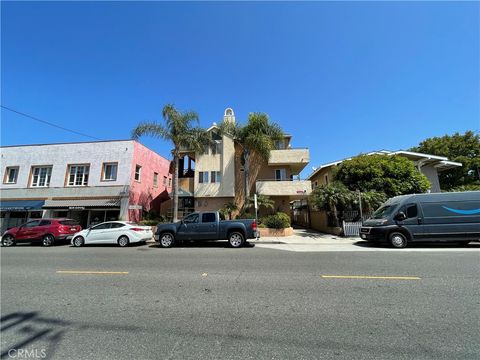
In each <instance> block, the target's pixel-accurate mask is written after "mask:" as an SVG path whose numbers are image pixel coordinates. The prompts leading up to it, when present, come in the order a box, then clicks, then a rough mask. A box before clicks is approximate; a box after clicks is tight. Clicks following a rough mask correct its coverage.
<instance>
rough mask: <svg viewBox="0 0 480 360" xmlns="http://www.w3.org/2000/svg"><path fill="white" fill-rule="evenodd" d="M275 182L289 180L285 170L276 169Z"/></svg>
mask: <svg viewBox="0 0 480 360" xmlns="http://www.w3.org/2000/svg"><path fill="white" fill-rule="evenodd" d="M275 180H277V181H282V180H287V172H286V170H285V169H276V170H275Z"/></svg>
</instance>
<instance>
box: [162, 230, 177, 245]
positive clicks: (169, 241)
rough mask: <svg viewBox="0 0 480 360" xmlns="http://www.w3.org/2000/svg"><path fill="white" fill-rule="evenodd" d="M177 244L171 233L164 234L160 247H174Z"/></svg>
mask: <svg viewBox="0 0 480 360" xmlns="http://www.w3.org/2000/svg"><path fill="white" fill-rule="evenodd" d="M173 244H175V238H174V237H173V235H172V234H171V233H163V234H162V235H160V246H161V247H164V248H169V247H172V246H173Z"/></svg>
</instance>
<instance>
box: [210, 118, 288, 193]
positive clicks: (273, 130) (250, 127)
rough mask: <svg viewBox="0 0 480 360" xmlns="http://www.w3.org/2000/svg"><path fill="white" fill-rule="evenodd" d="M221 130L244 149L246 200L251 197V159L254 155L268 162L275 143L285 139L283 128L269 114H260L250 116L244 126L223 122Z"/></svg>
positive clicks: (220, 126)
mask: <svg viewBox="0 0 480 360" xmlns="http://www.w3.org/2000/svg"><path fill="white" fill-rule="evenodd" d="M219 128H220V131H221V132H222V133H223V134H229V135H230V136H233V138H234V140H235V142H236V143H237V144H239V145H240V146H241V148H242V161H243V163H244V170H245V171H244V172H245V199H248V198H249V197H250V186H249V175H250V170H251V163H250V161H251V157H252V155H253V154H257V155H259V156H260V157H261V158H262V159H263V160H264V161H268V159H269V158H270V151H271V150H274V149H275V141H276V140H281V139H283V137H284V134H283V131H282V128H281V127H280V126H279V125H278V124H276V123H274V122H271V121H270V120H269V118H268V115H267V114H265V113H260V112H254V113H250V114H248V122H247V124H246V125H244V126H241V125H238V124H234V123H232V122H230V121H223V122H222V123H221V124H220V125H219Z"/></svg>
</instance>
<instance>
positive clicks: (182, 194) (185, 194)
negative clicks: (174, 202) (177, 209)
mask: <svg viewBox="0 0 480 360" xmlns="http://www.w3.org/2000/svg"><path fill="white" fill-rule="evenodd" d="M168 196H169V197H170V198H173V191H172V192H171V193H168ZM192 196H193V194H192V193H191V192H190V191H186V190H183V189H178V197H192Z"/></svg>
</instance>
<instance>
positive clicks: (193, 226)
mask: <svg viewBox="0 0 480 360" xmlns="http://www.w3.org/2000/svg"><path fill="white" fill-rule="evenodd" d="M198 222H199V216H198V213H193V214H190V215H188V216H186V217H185V218H184V219H183V221H182V223H181V224H180V227H179V228H178V230H177V239H178V240H196V239H197V232H198Z"/></svg>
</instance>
